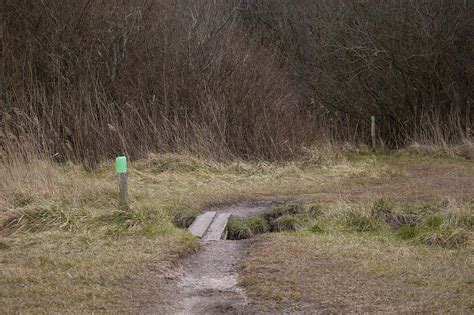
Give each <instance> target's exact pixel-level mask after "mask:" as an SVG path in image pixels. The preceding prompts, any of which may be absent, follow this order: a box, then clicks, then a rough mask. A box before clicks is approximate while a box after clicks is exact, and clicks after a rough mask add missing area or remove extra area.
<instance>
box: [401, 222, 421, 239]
mask: <svg viewBox="0 0 474 315" xmlns="http://www.w3.org/2000/svg"><path fill="white" fill-rule="evenodd" d="M422 232H423V230H422V229H421V228H419V227H415V226H409V225H403V226H401V227H400V228H399V229H398V230H397V232H396V234H397V236H398V237H400V238H401V239H402V240H409V239H413V238H415V237H417V236H418V235H420V234H421V233H422Z"/></svg>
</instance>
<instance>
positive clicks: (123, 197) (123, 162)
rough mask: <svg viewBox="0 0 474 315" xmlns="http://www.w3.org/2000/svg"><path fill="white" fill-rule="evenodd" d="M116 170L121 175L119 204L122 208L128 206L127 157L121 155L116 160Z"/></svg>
mask: <svg viewBox="0 0 474 315" xmlns="http://www.w3.org/2000/svg"><path fill="white" fill-rule="evenodd" d="M115 167H116V172H117V174H118V175H119V200H118V201H119V206H120V207H121V208H127V207H128V204H127V203H128V175H127V158H126V157H125V156H119V157H117V159H116V160H115Z"/></svg>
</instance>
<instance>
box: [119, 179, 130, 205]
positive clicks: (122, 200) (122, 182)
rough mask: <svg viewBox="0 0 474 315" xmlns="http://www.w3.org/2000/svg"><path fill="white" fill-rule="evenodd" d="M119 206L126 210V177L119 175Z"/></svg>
mask: <svg viewBox="0 0 474 315" xmlns="http://www.w3.org/2000/svg"><path fill="white" fill-rule="evenodd" d="M119 206H120V207H122V208H127V206H128V175H127V174H126V173H120V174H119Z"/></svg>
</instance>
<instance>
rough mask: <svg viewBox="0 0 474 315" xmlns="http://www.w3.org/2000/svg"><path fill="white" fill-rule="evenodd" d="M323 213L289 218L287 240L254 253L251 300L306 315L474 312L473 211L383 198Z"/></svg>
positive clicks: (278, 237) (468, 206) (281, 237)
mask: <svg viewBox="0 0 474 315" xmlns="http://www.w3.org/2000/svg"><path fill="white" fill-rule="evenodd" d="M299 208H300V209H310V207H303V206H300V207H299ZM318 208H319V209H321V211H319V212H318V215H316V216H302V215H301V213H298V214H293V215H291V214H284V215H283V216H280V217H279V218H277V219H276V220H275V221H278V220H283V221H284V222H285V224H284V225H283V227H284V228H277V229H274V231H276V232H281V231H286V233H276V234H266V235H264V236H262V237H261V240H265V241H261V242H258V243H257V244H258V245H257V246H256V247H254V248H252V250H251V252H250V254H249V256H248V257H247V259H246V260H245V262H244V264H243V273H242V275H241V278H240V282H241V285H243V286H244V287H245V288H246V289H247V291H248V293H249V296H250V297H251V298H254V299H256V300H259V301H265V302H266V303H267V304H273V305H277V306H280V307H283V309H293V310H298V311H302V312H305V311H310V310H311V311H312V310H314V309H319V310H321V311H328V312H338V313H340V312H342V313H345V312H370V313H372V312H434V311H436V312H442V313H444V312H456V313H465V312H470V311H472V308H473V307H474V303H473V302H474V301H473V300H472V296H473V295H472V294H473V293H474V287H473V283H474V278H473V277H472V274H473V271H474V261H473V260H472V253H473V250H474V227H473V226H472V224H471V223H472V219H473V216H474V208H472V203H457V202H454V201H451V202H447V201H441V202H426V201H425V202H420V203H414V204H413V203H396V202H392V201H390V200H388V199H385V198H380V199H376V200H375V201H374V202H372V203H362V204H357V203H338V202H336V203H332V204H326V205H323V206H319V207H318ZM405 216H408V217H409V219H407V218H406V217H405ZM393 218H397V224H393V222H394V219H393ZM402 221H403V222H404V223H409V224H399V222H402ZM288 231H293V232H292V233H289V232H288ZM278 266H282V267H278ZM315 303H316V304H315Z"/></svg>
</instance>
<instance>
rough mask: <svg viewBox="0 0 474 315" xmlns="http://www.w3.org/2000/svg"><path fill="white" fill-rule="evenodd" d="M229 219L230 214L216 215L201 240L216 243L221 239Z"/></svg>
mask: <svg viewBox="0 0 474 315" xmlns="http://www.w3.org/2000/svg"><path fill="white" fill-rule="evenodd" d="M229 218H230V213H219V214H218V215H216V217H215V218H214V220H213V221H212V223H211V225H210V226H209V228H208V229H207V232H206V233H205V234H204V236H203V237H202V239H203V240H205V241H218V240H221V239H223V237H224V233H225V228H226V226H227V222H228V221H229Z"/></svg>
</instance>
